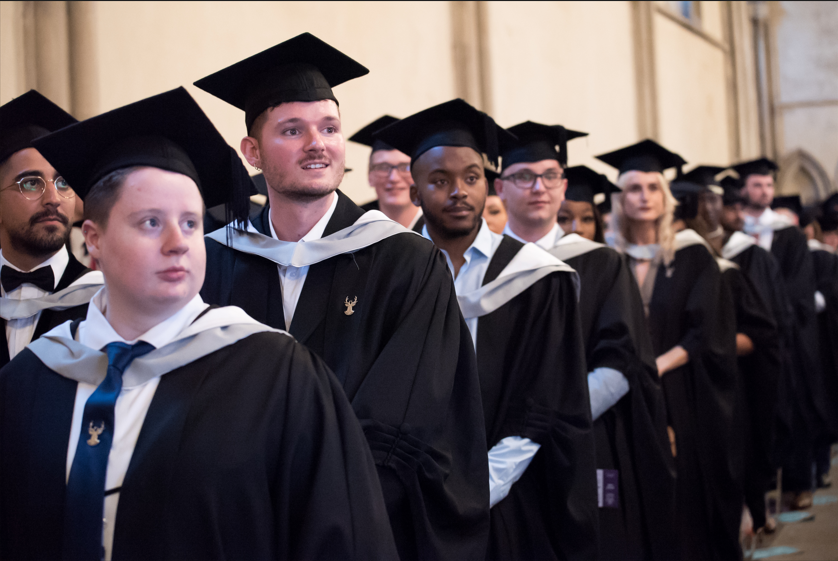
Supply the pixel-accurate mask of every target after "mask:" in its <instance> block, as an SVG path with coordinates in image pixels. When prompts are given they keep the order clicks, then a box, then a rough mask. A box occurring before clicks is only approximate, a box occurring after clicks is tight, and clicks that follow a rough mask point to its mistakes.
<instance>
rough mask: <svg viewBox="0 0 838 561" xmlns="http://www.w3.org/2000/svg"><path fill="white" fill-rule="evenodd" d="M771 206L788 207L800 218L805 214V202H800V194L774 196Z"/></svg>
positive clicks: (774, 207)
mask: <svg viewBox="0 0 838 561" xmlns="http://www.w3.org/2000/svg"><path fill="white" fill-rule="evenodd" d="M771 208H773V209H777V208H787V209H789V210H790V211H792V212H793V213H795V214H796V215H797V217H798V218H800V215H801V214H803V203H801V202H800V195H783V196H782V197H774V200H773V201H771Z"/></svg>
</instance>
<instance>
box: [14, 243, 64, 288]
mask: <svg viewBox="0 0 838 561" xmlns="http://www.w3.org/2000/svg"><path fill="white" fill-rule="evenodd" d="M68 263H70V254H69V253H68V252H67V246H62V247H61V249H59V250H58V251H57V252H56V253H55V255H53V256H52V257H50V258H49V259H47V260H46V261H44V262H43V263H41V264H40V265H38V266H37V267H34V268H33V269H32V271H35V270H37V269H41V268H43V267H47V266H48V267H52V275H53V277H55V284H54V285H53V290H54V289H55V287H56V286H58V281H59V280H61V277H62V276H64V270H65V269H66V268H67V264H68ZM3 265H5V266H7V267H11V268H12V269H14V270H15V271H20V272H22V273H29V272H31V271H24V270H23V269H20V268H18V267H15V266H14V265H12V264H11V263H10V262H8V261H7V260H6V258H5V257H3V251H2V250H0V267H2V266H3Z"/></svg>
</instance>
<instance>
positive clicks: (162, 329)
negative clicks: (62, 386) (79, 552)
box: [66, 288, 207, 560]
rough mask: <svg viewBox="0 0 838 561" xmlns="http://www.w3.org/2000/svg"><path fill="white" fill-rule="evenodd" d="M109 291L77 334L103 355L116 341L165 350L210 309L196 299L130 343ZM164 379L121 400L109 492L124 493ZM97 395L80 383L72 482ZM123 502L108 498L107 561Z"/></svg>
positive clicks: (96, 300) (130, 390)
mask: <svg viewBox="0 0 838 561" xmlns="http://www.w3.org/2000/svg"><path fill="white" fill-rule="evenodd" d="M107 302H108V300H107V289H104V288H103V289H102V290H100V291H99V292H97V293H96V296H94V297H93V299H92V300H91V301H90V307H89V308H88V310H87V318H86V319H85V320H84V321H83V322H81V323H80V324H79V328H78V331H77V333H76V340H77V341H78V342H79V343H81V344H82V345H84V346H86V347H90V348H91V349H96V350H101V349H102V348H103V347H104V346H105V345H107V344H109V343H113V342H121V343H129V344H134V343H136V342H137V341H145V342H147V343H151V344H152V345H154V348H156V349H159V348H161V347H164V346H166V345H167V344H169V343H170V342H171V341H172V340H174V338H175V337H177V335H178V334H179V333H180V332H181V331H183V330H184V329H185V328H186V327H187V326H189V325H190V324H191V323H192V322H193V321H194V320H195V318H197V317H198V316H199V315H200V314H201V312H203V311H204V309H206V307H207V306H206V304H204V301H203V300H202V299H201V297H200V296H197V295H196V296H195V297H194V298H193V299H192V300H190V301H189V303H188V304H186V306H184V307H183V308H181V309H180V310H178V311H177V312H176V313H175V314H174V315H172V316H171V317H169V318H168V319H166V320H164V321H163V322H161V323H158V324H157V325H155V326H154V327H152V328H151V329H149V330H148V331H146V332H145V333H143V334H142V335H140V336H139V337H138V338H137V339H136V340H134V341H126V340H125V339H123V338H122V337H120V336H119V334H118V333H117V332H116V331H114V329H113V327H111V324H110V323H108V320H107V319H105V315H104V314H105V311H106V309H107ZM159 383H160V377H159V376H158V377H156V378H152V379H151V380H149V381H147V382H145V383H144V384H141V385H139V386H134V387H124V386H123V388H122V391H120V393H119V397H117V399H116V406H115V408H114V437H113V444H112V445H111V451H110V454H109V455H108V469H107V474H106V475H105V490H106V491H110V490H112V489H118V488H120V487H122V481H123V480H124V479H125V473H126V472H127V471H128V465H129V464H130V462H131V457H132V456H133V454H134V447H135V446H136V445H137V439H138V438H139V436H140V430H141V429H142V427H143V422H144V421H145V416H146V413H148V408H149V406H151V400H152V399H153V398H154V393H155V392H156V391H157V386H158V384H159ZM95 390H96V386H94V385H92V384H86V383H83V382H79V383H78V386H77V387H76V402H75V405H74V408H73V421H72V426H71V428H70V442H69V444H68V446H67V472H66V477H67V480H68V481H69V479H70V469H71V468H72V467H73V458H74V457H75V455H76V448H77V447H78V442H79V435H80V433H81V422H82V417H83V416H84V406H85V404H86V403H87V400H88V398H89V397H90V396H91V395H92V394H93V392H94V391H95ZM118 503H119V492H115V493H113V494H111V495H108V496H107V497H105V515H104V518H105V524H104V536H103V537H104V546H105V559H107V560H109V559H110V558H111V551H112V549H113V530H114V528H115V527H116V509H117V505H118Z"/></svg>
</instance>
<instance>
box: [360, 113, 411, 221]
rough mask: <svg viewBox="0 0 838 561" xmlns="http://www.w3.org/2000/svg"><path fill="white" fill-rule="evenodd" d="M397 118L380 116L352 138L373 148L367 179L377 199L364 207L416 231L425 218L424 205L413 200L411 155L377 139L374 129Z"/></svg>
mask: <svg viewBox="0 0 838 561" xmlns="http://www.w3.org/2000/svg"><path fill="white" fill-rule="evenodd" d="M396 121H398V119H397V118H395V117H392V116H390V115H384V116H383V117H379V118H378V119H376V120H375V121H373V122H372V123H370V124H368V125H367V126H365V127H364V128H362V129H361V130H359V131H358V132H356V133H355V134H353V135H352V136H350V137H349V140H351V141H352V142H357V143H358V144H363V145H364V146H369V147H370V148H372V152H370V161H369V172H368V176H367V177H368V180H369V183H370V187H372V188H373V189H375V195H376V197H377V198H376V199H375V200H374V201H371V202H369V203H367V204H365V205H361V208H362V209H364V210H380V211H381V212H382V213H384V215H385V216H387V218H389V219H390V220H394V221H395V222H398V223H399V224H401V225H402V226H404V227H405V228H409V229H411V230H413V231H414V232H419V233H421V232H422V226H424V225H425V220H424V219H423V218H422V209H421V208H418V207H416V206H414V205H413V203H412V202H411V201H410V185H411V184H412V183H413V179H412V178H411V177H410V156H408V155H407V154H405V153H404V152H401V151H399V150H396V149H395V148H393V147H392V146H388V145H387V144H385V143H384V142H381V141H376V140H375V139H374V138H373V136H372V135H373V133H374V132H375V131H377V130H379V129H383V128H384V127H386V126H387V125H392V124H393V123H395V122H396Z"/></svg>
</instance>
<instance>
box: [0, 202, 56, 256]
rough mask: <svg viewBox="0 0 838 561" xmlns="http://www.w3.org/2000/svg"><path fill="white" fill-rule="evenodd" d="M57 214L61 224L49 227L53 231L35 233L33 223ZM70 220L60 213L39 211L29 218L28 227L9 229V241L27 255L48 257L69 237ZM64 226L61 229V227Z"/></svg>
mask: <svg viewBox="0 0 838 561" xmlns="http://www.w3.org/2000/svg"><path fill="white" fill-rule="evenodd" d="M47 216H57V217H58V219H59V220H60V221H61V224H62V226H53V227H52V228H50V229H51V230H54V231H53V232H44V233H43V234H37V233H35V224H36V223H37V221H38V220H40V219H41V218H44V217H47ZM69 224H70V221H69V220H68V219H67V217H66V216H64V215H62V214H56V213H51V212H39V213H38V214H35V215H34V216H32V218H30V219H29V227H28V228H26V229H25V230H23V231H9V232H7V233H8V236H9V243H10V244H11V245H12V246H14V248H15V249H16V250H17V251H19V252H21V253H25V254H27V255H31V256H32V257H37V258H48V257H51V256H52V255H54V254H55V253H56V252H57V251H58V250H60V249H61V248H62V247H63V246H64V245H66V244H67V241H68V240H69V239H70V225H69ZM62 227H63V228H64V230H63V231H61V228H62Z"/></svg>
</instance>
